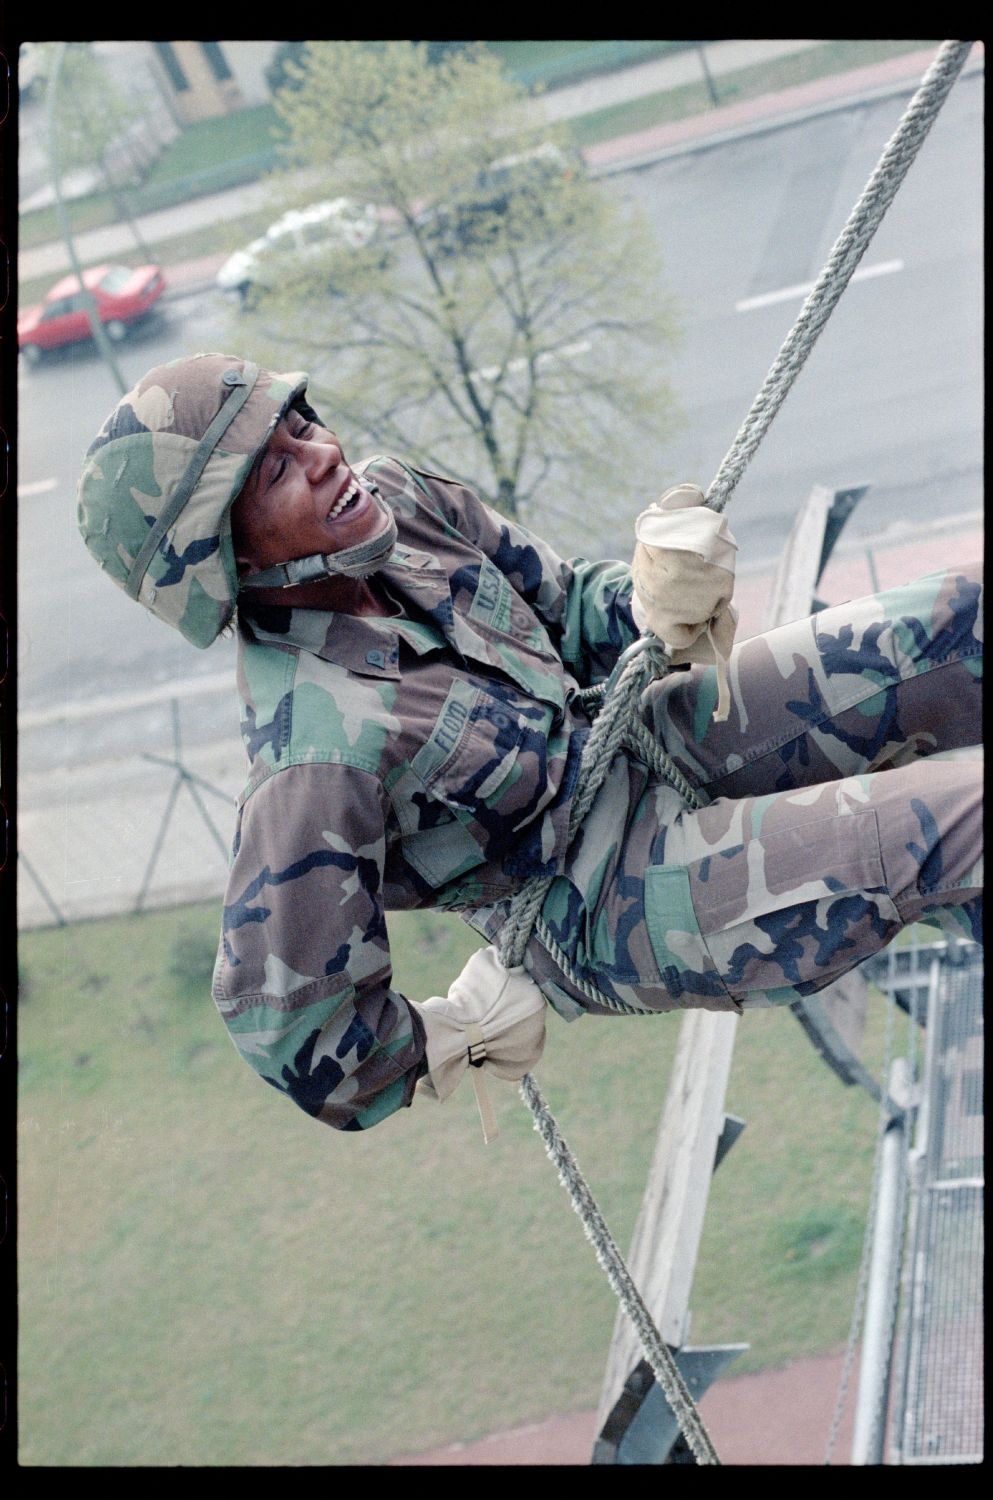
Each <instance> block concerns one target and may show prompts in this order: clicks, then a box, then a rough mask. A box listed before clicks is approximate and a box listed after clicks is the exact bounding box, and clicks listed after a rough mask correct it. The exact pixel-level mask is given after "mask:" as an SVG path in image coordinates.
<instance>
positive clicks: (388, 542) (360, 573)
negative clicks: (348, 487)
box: [238, 484, 397, 592]
mask: <svg viewBox="0 0 993 1500" xmlns="http://www.w3.org/2000/svg"><path fill="white" fill-rule="evenodd" d="M367 488H368V489H369V491H370V492H371V494H372V498H373V500H374V501H375V502H376V506H377V508H378V509H379V512H380V514H381V515H382V516H383V517H385V520H386V526H385V528H384V529H383V530H382V531H380V532H377V534H376V535H375V536H374V537H368V538H367V539H366V540H365V541H364V542H356V543H355V545H354V546H353V547H343V548H342V550H341V551H340V552H314V553H312V554H311V556H310V557H295V558H293V559H292V560H291V561H290V562H285V563H277V564H276V566H275V567H272V568H264V569H262V570H261V571H260V572H257V573H247V574H245V576H244V577H243V578H240V579H239V581H238V589H239V592H240V591H241V590H242V589H288V588H292V587H293V585H294V584H297V583H313V582H314V581H315V580H316V579H318V578H329V577H334V576H335V575H339V576H344V577H345V578H368V576H369V574H370V573H375V572H376V571H377V570H378V569H379V568H381V567H382V566H383V564H384V563H386V562H387V561H388V560H389V558H390V556H391V554H392V552H393V548H394V547H395V546H396V539H397V523H396V519H395V517H394V515H393V512H392V511H391V510H390V508H389V507H388V506H387V505H386V503H385V501H384V500H383V498H382V496H381V495H380V493H379V490H378V489H377V488H376V486H375V485H374V484H367Z"/></svg>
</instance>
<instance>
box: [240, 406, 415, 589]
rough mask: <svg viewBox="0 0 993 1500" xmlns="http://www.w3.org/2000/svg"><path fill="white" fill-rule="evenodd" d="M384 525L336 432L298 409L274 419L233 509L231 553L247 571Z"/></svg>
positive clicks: (345, 542)
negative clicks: (274, 425)
mask: <svg viewBox="0 0 993 1500" xmlns="http://www.w3.org/2000/svg"><path fill="white" fill-rule="evenodd" d="M387 524H388V522H387V520H386V518H384V516H383V513H382V511H381V510H380V509H379V508H378V506H377V505H376V503H375V501H374V500H373V498H372V496H371V494H370V493H369V491H368V489H366V488H365V487H364V486H363V484H362V483H361V481H360V480H358V479H357V478H356V477H355V475H353V473H352V471H351V469H350V468H349V467H348V464H347V463H346V462H345V457H344V454H343V453H342V451H341V447H340V446H339V443H338V439H337V438H336V437H335V435H334V433H333V432H329V431H328V429H327V428H326V427H319V426H318V425H317V424H316V423H315V422H308V421H307V420H306V419H305V418H304V417H303V416H302V415H301V413H300V412H296V411H291V412H289V413H288V414H287V416H285V417H284V418H283V419H282V420H281V421H280V422H279V424H278V425H277V427H276V429H275V432H274V433H273V436H272V439H271V440H270V442H269V444H268V446H267V447H266V449H265V451H264V453H263V454H262V455H261V456H260V458H259V459H257V460H256V462H255V465H254V467H253V469H252V472H251V474H250V475H249V477H248V480H247V482H246V484H245V487H244V489H243V490H242V492H241V494H240V495H239V496H238V498H237V500H236V501H235V502H234V505H233V506H232V507H231V530H232V534H233V537H234V547H235V556H236V558H237V561H238V565H239V567H242V568H246V569H252V570H257V569H261V568H268V567H272V566H274V565H275V564H277V563H284V562H289V561H290V560H291V559H292V558H295V557H309V556H311V555H312V554H313V553H315V552H341V551H342V550H343V549H344V548H345V547H352V546H354V545H355V544H356V543H357V542H364V541H366V540H368V539H369V538H371V537H373V536H375V535H376V533H377V532H378V531H380V530H382V529H383V527H384V526H385V525H387Z"/></svg>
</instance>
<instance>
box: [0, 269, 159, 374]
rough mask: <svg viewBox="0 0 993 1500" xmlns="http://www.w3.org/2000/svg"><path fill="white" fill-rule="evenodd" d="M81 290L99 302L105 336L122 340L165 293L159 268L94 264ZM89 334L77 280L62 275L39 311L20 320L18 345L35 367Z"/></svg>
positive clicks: (31, 309)
mask: <svg viewBox="0 0 993 1500" xmlns="http://www.w3.org/2000/svg"><path fill="white" fill-rule="evenodd" d="M83 286H84V287H85V288H86V290H87V291H88V292H91V293H92V295H93V297H94V299H95V300H96V305H97V312H98V314H99V317H100V322H101V323H102V324H103V326H104V328H105V329H106V331H107V337H108V338H111V339H114V340H115V341H118V340H120V339H122V338H124V336H125V334H126V333H127V331H128V328H129V327H130V326H131V324H133V323H138V322H140V321H141V319H142V318H144V317H146V316H147V315H148V313H149V312H150V311H151V309H152V307H153V306H154V305H155V303H156V302H157V301H158V300H159V298H160V297H161V296H162V293H163V292H164V291H165V287H166V283H165V277H164V276H163V274H162V271H161V268H160V267H159V266H139V267H138V268H137V270H134V271H132V270H131V269H130V268H129V267H128V266H92V267H91V268H90V270H88V271H84V272H83ZM90 336H91V330H90V320H89V318H88V316H87V313H86V307H85V299H84V295H83V292H82V291H81V290H80V285H79V280H78V278H77V277H75V276H63V278H62V280H61V281H57V282H56V283H55V285H54V286H53V287H52V290H51V291H50V292H49V294H48V296H47V297H46V298H45V300H44V302H40V303H39V304H38V306H37V307H29V308H27V309H26V311H25V312H22V313H19V314H18V316H17V347H18V350H19V351H20V353H21V354H22V355H23V356H24V358H25V360H26V361H27V362H28V363H29V364H37V362H38V360H39V359H40V358H41V356H42V353H43V352H44V351H45V350H46V349H60V348H61V347H62V346H63V345H64V344H75V343H78V342H79V340H80V339H88V338H89V337H90Z"/></svg>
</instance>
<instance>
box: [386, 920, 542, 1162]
mask: <svg viewBox="0 0 993 1500" xmlns="http://www.w3.org/2000/svg"><path fill="white" fill-rule="evenodd" d="M410 1003H411V1004H412V1005H415V1006H416V1007H417V1009H418V1010H419V1011H420V1014H421V1019H422V1021H423V1022H424V1030H425V1032H426V1034H427V1058H428V1071H427V1073H426V1075H425V1076H424V1077H423V1078H422V1079H421V1080H420V1081H419V1083H418V1085H417V1089H418V1092H419V1093H422V1094H425V1095H426V1096H427V1097H428V1098H429V1099H447V1098H448V1096H449V1094H451V1093H452V1091H453V1089H454V1088H455V1086H456V1084H457V1083H458V1082H459V1080H460V1079H461V1077H462V1075H463V1074H464V1073H465V1071H466V1069H467V1068H470V1069H471V1075H472V1082H473V1087H474V1089H475V1091H476V1103H477V1105H478V1106H479V1117H480V1120H481V1121H482V1125H483V1135H484V1136H485V1138H486V1141H487V1144H488V1143H489V1142H490V1141H491V1140H493V1139H494V1137H495V1136H496V1135H498V1134H499V1132H498V1130H497V1125H496V1117H495V1116H494V1113H493V1105H492V1103H491V1101H490V1097H489V1094H488V1093H487V1092H486V1087H485V1084H484V1082H483V1076H482V1074H483V1070H485V1071H486V1072H488V1073H495V1074H496V1076H497V1077H498V1078H506V1079H510V1080H511V1081H513V1080H516V1079H519V1078H523V1077H524V1074H525V1073H528V1072H530V1070H531V1069H532V1068H533V1067H534V1065H535V1063H536V1062H537V1061H538V1059H539V1057H540V1056H541V1054H542V1050H543V1048H544V1045H545V1010H546V1006H547V1002H546V1000H545V997H544V995H543V994H542V993H541V990H540V989H539V988H538V986H537V985H536V984H535V982H534V980H533V979H532V978H531V977H530V976H529V975H528V974H527V973H526V971H525V970H524V969H523V968H522V967H518V968H514V969H505V968H504V967H503V965H502V964H501V962H500V960H499V958H498V956H497V951H496V949H495V948H493V947H490V948H480V949H479V950H478V951H477V952H475V953H474V954H473V955H472V957H471V958H470V959H469V962H468V963H467V964H466V966H465V968H464V969H463V970H462V973H461V974H460V975H459V977H458V979H456V980H455V982H454V984H453V985H452V987H451V989H450V990H449V991H448V994H447V995H432V996H431V998H430V999H429V1000H425V1001H424V1003H423V1005H421V1004H419V1003H418V1002H417V1001H416V1000H412V1001H411V1002H410Z"/></svg>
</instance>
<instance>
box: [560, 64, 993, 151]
mask: <svg viewBox="0 0 993 1500" xmlns="http://www.w3.org/2000/svg"><path fill="white" fill-rule="evenodd" d="M983 72H985V58H984V56H983V55H980V56H971V57H969V58H968V59H967V60H966V63H965V65H964V67H963V68H962V71H961V73H960V74H959V77H958V79H957V80H956V83H961V82H963V81H964V80H965V79H966V78H971V77H975V76H976V74H978V73H983ZM920 81H921V75H920V74H919V73H915V74H908V75H907V77H906V78H904V79H901V80H899V81H895V82H893V83H888V84H881V85H879V86H878V87H876V88H872V89H865V90H860V91H859V92H857V93H851V94H849V93H845V94H839V95H838V97H837V98H835V99H825V100H824V101H823V102H822V103H819V104H811V105H808V106H805V107H802V108H799V109H794V110H788V111H786V112H785V113H783V114H770V115H768V116H766V117H765V118H763V119H760V120H753V121H751V122H749V123H747V124H741V125H735V126H730V127H728V128H727V129H724V130H722V129H717V130H715V131H714V132H713V133H710V134H701V135H699V136H696V137H692V138H689V139H687V140H684V141H674V142H673V143H672V144H671V145H665V146H658V147H650V148H648V149H647V150H645V151H641V152H638V153H636V154H633V155H631V156H621V157H618V158H617V160H616V161H607V162H599V163H591V164H590V167H589V171H590V176H591V177H608V176H612V175H614V174H615V173H617V172H629V171H637V170H638V169H639V168H642V167H648V166H653V165H654V164H655V163H656V162H660V161H666V160H669V159H670V158H674V157H678V156H689V155H691V154H692V153H694V152H697V151H709V150H711V149H716V148H717V147H720V146H726V145H728V144H729V143H730V142H733V141H739V140H745V139H747V138H748V137H749V136H760V135H769V134H771V133H772V132H773V131H776V130H788V129H790V128H791V127H792V126H795V125H802V124H804V123H805V122H806V121H807V120H814V119H817V118H818V117H819V116H821V115H830V114H837V113H839V112H841V111H845V110H854V109H868V108H870V107H871V106H872V105H873V104H878V103H879V102H880V101H881V100H883V99H892V98H898V97H899V96H900V95H905V96H907V97H908V98H909V97H912V96H913V95H914V94H915V93H916V92H917V89H918V87H919V85H920ZM760 97H765V98H771V97H775V96H774V95H765V96H760ZM751 102H752V103H757V102H758V101H757V100H753V101H751ZM693 118H696V119H700V118H701V117H700V116H695V117H693ZM703 118H704V119H705V118H706V116H704V117H703ZM675 123H678V124H682V123H683V122H675ZM667 128H671V127H666V126H662V127H660V129H663V130H664V129H667ZM641 133H645V134H647V132H639V134H641ZM594 149H596V148H594Z"/></svg>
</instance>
